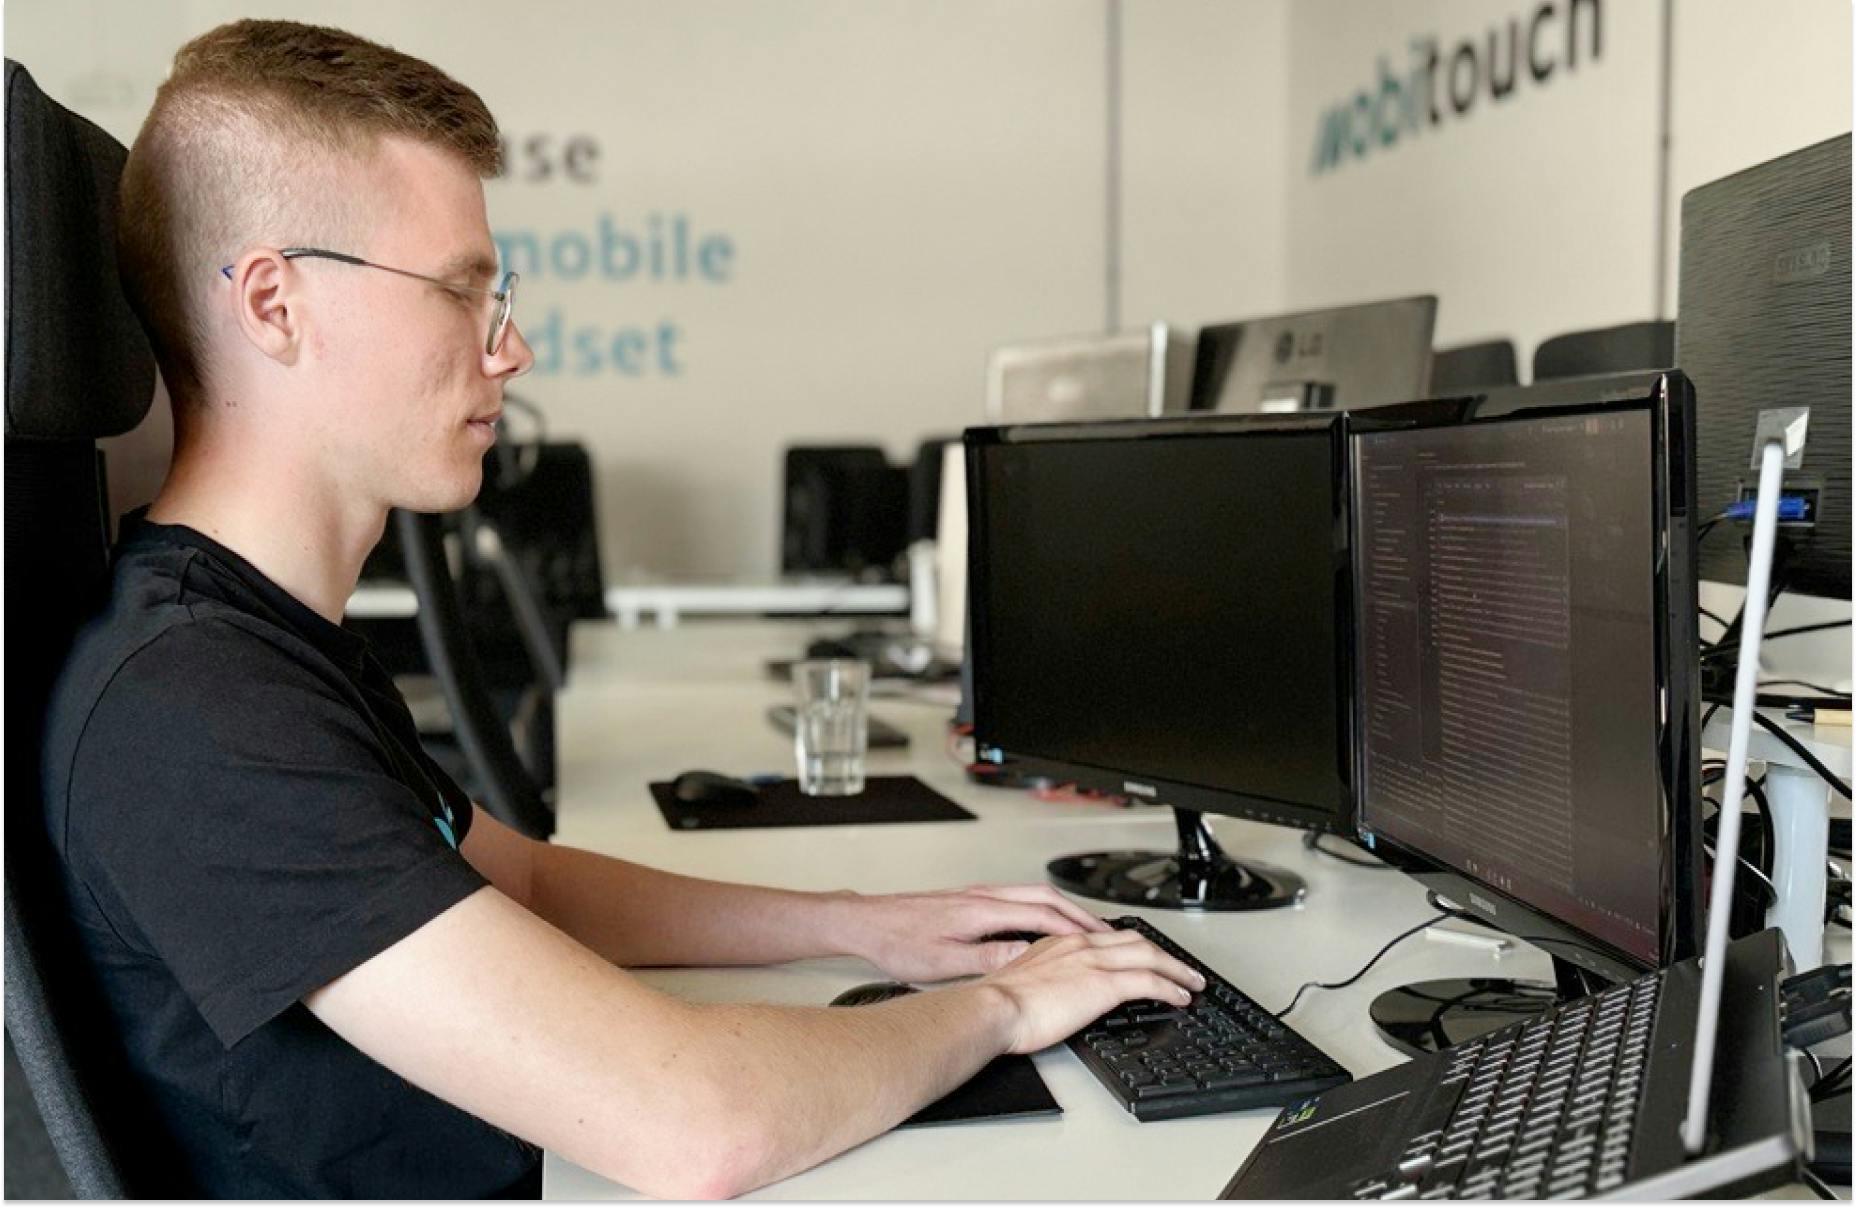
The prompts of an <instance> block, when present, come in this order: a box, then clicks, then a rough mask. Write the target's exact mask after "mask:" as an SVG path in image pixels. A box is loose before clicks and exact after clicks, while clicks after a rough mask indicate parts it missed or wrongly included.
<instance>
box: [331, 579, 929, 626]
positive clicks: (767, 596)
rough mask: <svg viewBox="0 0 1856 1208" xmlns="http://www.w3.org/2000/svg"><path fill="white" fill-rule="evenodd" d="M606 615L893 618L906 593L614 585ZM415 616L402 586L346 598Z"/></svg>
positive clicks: (361, 609)
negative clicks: (849, 616)
mask: <svg viewBox="0 0 1856 1208" xmlns="http://www.w3.org/2000/svg"><path fill="white" fill-rule="evenodd" d="M605 598H606V611H607V612H610V613H611V614H612V615H613V616H615V617H617V618H618V619H619V624H620V625H621V626H622V627H624V628H626V629H636V628H638V624H639V621H640V619H641V618H643V617H645V616H647V615H649V616H651V617H653V618H655V619H656V621H657V626H658V628H660V629H670V628H673V627H674V626H675V625H676V624H677V622H678V620H680V619H681V618H682V617H684V616H709V617H716V616H726V617H751V616H759V615H762V614H764V613H782V612H786V613H809V614H814V615H819V616H824V615H827V614H829V615H833V616H836V615H840V614H842V615H852V614H897V613H904V612H907V611H908V610H909V589H908V588H907V587H905V586H903V585H902V584H900V583H851V582H845V581H839V580H832V579H791V578H786V579H770V580H765V581H739V582H714V583H671V582H664V583H620V584H616V585H614V586H612V587H608V588H606V597H605ZM418 614H419V597H418V596H416V595H415V594H413V590H412V588H411V587H409V586H407V585H406V584H404V583H384V582H369V583H362V584H361V585H359V586H358V587H356V588H355V590H354V594H353V595H351V596H349V597H348V608H347V610H346V615H348V616H350V617H354V618H358V619H369V620H374V619H387V620H395V619H403V618H406V617H414V616H417V615H418Z"/></svg>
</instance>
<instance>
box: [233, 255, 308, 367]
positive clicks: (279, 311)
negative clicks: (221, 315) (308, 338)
mask: <svg viewBox="0 0 1856 1208" xmlns="http://www.w3.org/2000/svg"><path fill="white" fill-rule="evenodd" d="M294 276H295V274H294V273H293V272H292V271H291V268H290V262H289V261H288V260H286V259H284V257H283V253H281V252H279V251H277V250H276V249H274V248H257V249H254V250H252V251H249V252H246V253H245V254H244V255H243V256H241V257H239V260H238V263H237V264H234V265H233V266H232V311H233V315H234V317H235V318H236V319H237V320H238V327H239V330H240V331H241V332H243V333H244V336H245V338H246V339H247V340H249V341H250V342H251V344H252V346H253V347H254V348H256V349H257V350H258V351H259V352H261V353H263V354H264V355H265V356H267V357H269V358H271V359H272V360H273V361H277V362H279V363H281V364H284V365H294V364H295V363H296V358H297V353H298V351H299V350H300V347H301V342H302V337H303V330H302V315H301V314H300V312H299V311H297V310H295V309H292V303H293V301H294V299H293V298H292V278H293V277H294Z"/></svg>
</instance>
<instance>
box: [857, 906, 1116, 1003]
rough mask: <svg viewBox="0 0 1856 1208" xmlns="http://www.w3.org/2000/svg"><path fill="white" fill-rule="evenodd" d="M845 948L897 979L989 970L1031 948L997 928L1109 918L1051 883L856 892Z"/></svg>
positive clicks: (1079, 924)
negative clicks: (1004, 936) (870, 893)
mask: <svg viewBox="0 0 1856 1208" xmlns="http://www.w3.org/2000/svg"><path fill="white" fill-rule="evenodd" d="M851 900H852V902H853V908H852V910H851V911H850V912H849V913H850V915H851V921H850V923H849V926H850V935H849V938H848V940H847V943H846V950H847V951H849V952H851V953H853V954H855V955H857V956H861V957H863V958H864V959H865V960H868V961H869V962H870V963H871V964H873V965H875V966H877V968H879V969H881V970H883V972H885V973H887V974H889V975H890V976H891V977H893V978H895V979H896V980H898V981H908V982H933V981H946V980H948V979H949V978H955V977H970V976H972V975H974V974H976V973H991V972H992V971H993V970H995V969H999V968H1001V967H1003V966H1005V965H1007V964H1009V963H1010V962H1011V961H1013V960H1015V959H1017V958H1018V957H1020V956H1022V955H1024V953H1025V950H1026V949H1027V948H1029V947H1030V945H1029V944H1028V943H1026V942H1025V941H1023V940H1018V939H1013V940H992V941H987V939H986V937H988V936H992V935H996V934H998V933H1000V932H1013V931H1016V932H1036V933H1038V934H1040V935H1047V936H1068V935H1081V934H1085V933H1092V932H1093V933H1103V934H1106V933H1107V932H1108V924H1107V923H1104V922H1103V921H1102V920H1101V919H1099V918H1097V917H1096V916H1095V915H1093V914H1090V913H1089V912H1088V911H1087V910H1084V909H1083V908H1082V907H1080V906H1078V905H1076V903H1074V902H1072V901H1070V900H1069V899H1068V898H1066V897H1064V896H1063V895H1062V894H1061V893H1058V892H1057V891H1056V890H1055V889H1052V888H1051V887H1050V886H1048V885H975V886H973V887H971V888H968V889H953V890H944V891H940V892H935V893H899V894H884V895H881V896H871V897H861V896H860V897H855V898H853V899H851Z"/></svg>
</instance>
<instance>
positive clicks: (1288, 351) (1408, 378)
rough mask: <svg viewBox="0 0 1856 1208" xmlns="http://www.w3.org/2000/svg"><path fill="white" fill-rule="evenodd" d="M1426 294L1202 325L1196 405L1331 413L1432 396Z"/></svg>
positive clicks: (1432, 301)
mask: <svg viewBox="0 0 1856 1208" xmlns="http://www.w3.org/2000/svg"><path fill="white" fill-rule="evenodd" d="M1436 322H1437V299H1436V298H1435V297H1432V296H1430V295H1428V294H1426V295H1422V296H1419V297H1414V298H1395V299H1392V300H1391V301H1386V302H1369V303H1365V304H1363V305H1359V306H1338V307H1333V308H1331V309H1328V310H1310V311H1303V312H1302V313H1300V314H1293V315H1272V316H1269V317H1267V318H1260V319H1249V320H1246V321H1244V322H1242V323H1218V324H1213V325H1212V326H1209V327H1202V328H1200V329H1199V343H1198V351H1197V355H1196V359H1195V361H1194V364H1193V369H1192V396H1191V410H1193V411H1220V412H1226V413H1246V412H1266V413H1277V412H1285V411H1332V410H1339V409H1343V408H1344V409H1349V410H1352V409H1357V408H1360V407H1371V406H1377V405H1379V404H1381V403H1402V402H1405V401H1407V400H1409V399H1418V398H1424V397H1425V396H1426V395H1427V394H1428V393H1430V378H1431V330H1432V328H1433V327H1434V326H1435V325H1436Z"/></svg>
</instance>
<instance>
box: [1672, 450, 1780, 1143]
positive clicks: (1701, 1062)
mask: <svg viewBox="0 0 1856 1208" xmlns="http://www.w3.org/2000/svg"><path fill="white" fill-rule="evenodd" d="M1784 476H1785V446H1784V444H1783V443H1782V442H1781V441H1780V440H1778V439H1776V438H1775V439H1773V440H1770V441H1767V442H1766V444H1765V446H1764V447H1763V448H1762V449H1761V450H1760V453H1759V498H1758V501H1757V502H1756V503H1755V504H1754V505H1753V550H1752V552H1751V553H1750V554H1749V555H1748V556H1747V568H1746V608H1745V611H1744V612H1743V613H1742V615H1741V626H1740V665H1739V667H1738V669H1737V672H1736V674H1735V676H1734V706H1733V708H1734V717H1733V726H1732V728H1731V730H1730V731H1729V734H1730V737H1729V738H1728V742H1727V781H1726V785H1727V787H1726V788H1725V789H1724V790H1722V793H1721V812H1720V814H1719V815H1717V816H1718V817H1719V819H1720V823H1719V827H1718V829H1717V830H1716V831H1715V834H1714V884H1713V886H1712V888H1711V890H1710V892H1709V895H1708V940H1707V948H1706V951H1705V954H1704V955H1703V957H1702V964H1701V1018H1700V1020H1699V1021H1698V1023H1697V1027H1696V1029H1695V1060H1694V1063H1693V1065H1692V1066H1691V1067H1690V1070H1689V1083H1688V1114H1687V1115H1686V1116H1685V1117H1683V1120H1682V1144H1683V1146H1684V1147H1685V1148H1686V1149H1687V1150H1688V1152H1689V1153H1690V1154H1698V1153H1700V1152H1701V1151H1702V1147H1703V1146H1704V1145H1706V1144H1707V1140H1708V1087H1709V1083H1710V1082H1711V1081H1712V1080H1713V1078H1714V1044H1715V1032H1716V1029H1717V1025H1718V1024H1719V1023H1720V1016H1721V977H1722V974H1723V973H1724V972H1725V966H1726V964H1727V930H1728V928H1727V920H1728V916H1729V915H1730V914H1731V913H1732V911H1733V897H1734V870H1735V869H1736V868H1737V867H1738V866H1739V864H1740V804H1741V800H1742V799H1743V797H1744V796H1745V793H1746V748H1747V743H1748V740H1749V739H1750V738H1751V737H1752V730H1753V710H1754V708H1755V707H1756V705H1757V702H1758V691H1759V689H1758V683H1759V642H1760V638H1761V637H1762V636H1763V635H1764V634H1765V632H1766V593H1767V591H1768V590H1769V587H1770V583H1771V579H1772V547H1773V544H1774V542H1775V541H1776V539H1777V534H1778V528H1779V523H1778V522H1779V490H1780V487H1781V484H1782V483H1783V480H1784Z"/></svg>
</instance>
